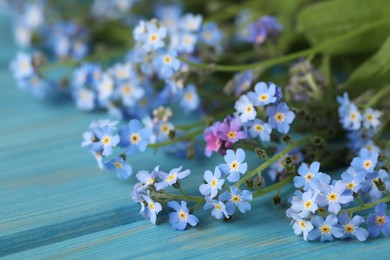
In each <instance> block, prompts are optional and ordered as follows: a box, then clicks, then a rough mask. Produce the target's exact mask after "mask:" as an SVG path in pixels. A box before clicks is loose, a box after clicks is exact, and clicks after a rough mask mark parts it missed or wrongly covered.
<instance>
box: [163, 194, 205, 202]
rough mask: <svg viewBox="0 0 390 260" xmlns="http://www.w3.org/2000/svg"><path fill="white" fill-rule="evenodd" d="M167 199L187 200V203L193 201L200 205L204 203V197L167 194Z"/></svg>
mask: <svg viewBox="0 0 390 260" xmlns="http://www.w3.org/2000/svg"><path fill="white" fill-rule="evenodd" d="M169 199H170V200H187V201H194V202H198V203H202V202H204V201H205V198H204V197H200V196H187V195H186V196H184V195H179V194H169Z"/></svg>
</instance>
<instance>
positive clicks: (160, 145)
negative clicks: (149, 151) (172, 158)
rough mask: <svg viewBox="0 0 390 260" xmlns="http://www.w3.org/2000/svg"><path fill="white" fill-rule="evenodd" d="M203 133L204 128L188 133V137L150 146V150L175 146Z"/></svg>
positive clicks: (184, 136)
mask: <svg viewBox="0 0 390 260" xmlns="http://www.w3.org/2000/svg"><path fill="white" fill-rule="evenodd" d="M203 131H204V129H203V127H202V128H201V129H198V130H196V131H194V132H191V133H188V134H186V135H183V136H180V137H178V138H175V139H173V140H169V141H165V142H161V143H156V144H149V145H148V148H154V149H157V148H160V147H163V146H167V145H171V144H175V143H178V142H181V141H185V140H187V139H190V138H194V137H196V136H198V135H199V134H201V133H203Z"/></svg>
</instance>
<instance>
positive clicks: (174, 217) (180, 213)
mask: <svg viewBox="0 0 390 260" xmlns="http://www.w3.org/2000/svg"><path fill="white" fill-rule="evenodd" d="M167 205H168V206H169V207H171V208H172V209H174V210H176V212H172V213H169V223H171V224H172V226H173V227H174V228H175V229H176V230H184V229H185V228H186V226H187V223H188V224H190V225H191V226H193V227H194V226H196V224H198V222H199V219H198V218H197V217H195V216H194V215H192V214H190V213H189V210H188V208H187V202H185V201H181V205H180V204H179V203H178V202H177V201H170V202H168V203H167Z"/></svg>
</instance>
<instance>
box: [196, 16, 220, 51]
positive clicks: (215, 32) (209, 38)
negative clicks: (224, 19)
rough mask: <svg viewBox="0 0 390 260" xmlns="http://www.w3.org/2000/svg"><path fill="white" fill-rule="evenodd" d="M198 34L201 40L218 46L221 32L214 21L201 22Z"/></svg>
mask: <svg viewBox="0 0 390 260" xmlns="http://www.w3.org/2000/svg"><path fill="white" fill-rule="evenodd" d="M199 35H200V40H201V41H202V42H204V43H206V44H208V45H212V46H218V45H219V44H220V43H221V40H222V32H221V30H220V29H219V28H218V25H217V24H216V23H214V22H209V23H205V24H203V26H202V29H201V30H200V32H199Z"/></svg>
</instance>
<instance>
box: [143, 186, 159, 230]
mask: <svg viewBox="0 0 390 260" xmlns="http://www.w3.org/2000/svg"><path fill="white" fill-rule="evenodd" d="M141 196H142V198H143V199H144V201H145V203H146V206H145V208H144V211H143V212H142V213H143V214H142V215H143V216H144V218H148V219H150V222H151V223H153V224H155V225H156V219H157V214H158V213H159V212H160V211H161V210H162V207H161V204H160V203H158V202H154V201H153V200H152V199H151V198H150V195H149V191H148V195H147V196H146V195H144V194H142V195H141Z"/></svg>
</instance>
